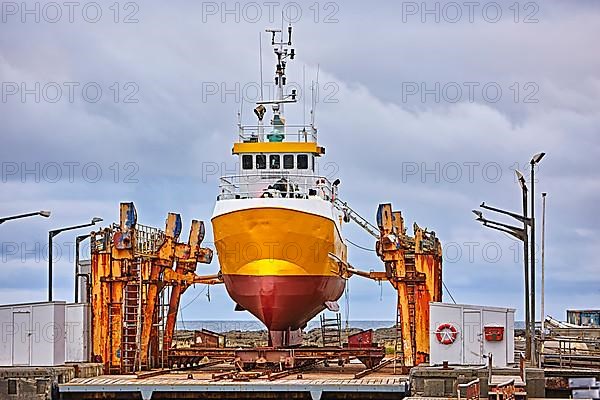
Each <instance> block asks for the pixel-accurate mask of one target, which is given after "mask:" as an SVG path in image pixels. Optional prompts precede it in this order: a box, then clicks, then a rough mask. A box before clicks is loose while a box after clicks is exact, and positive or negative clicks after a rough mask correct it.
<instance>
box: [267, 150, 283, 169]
mask: <svg viewBox="0 0 600 400" xmlns="http://www.w3.org/2000/svg"><path fill="white" fill-rule="evenodd" d="M269 168H270V169H279V168H281V158H280V157H279V154H271V155H270V156H269Z"/></svg>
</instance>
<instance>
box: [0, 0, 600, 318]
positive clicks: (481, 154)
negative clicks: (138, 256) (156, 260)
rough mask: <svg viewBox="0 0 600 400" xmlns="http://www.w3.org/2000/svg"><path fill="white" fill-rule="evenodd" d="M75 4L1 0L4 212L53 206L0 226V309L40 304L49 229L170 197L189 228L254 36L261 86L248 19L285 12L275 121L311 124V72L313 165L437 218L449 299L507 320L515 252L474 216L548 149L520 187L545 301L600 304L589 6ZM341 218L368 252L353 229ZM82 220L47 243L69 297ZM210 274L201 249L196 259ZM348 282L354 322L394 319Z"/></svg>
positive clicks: (204, 200) (221, 304)
mask: <svg viewBox="0 0 600 400" xmlns="http://www.w3.org/2000/svg"><path fill="white" fill-rule="evenodd" d="M69 4H70V5H66V4H64V3H62V2H58V3H45V4H44V2H42V3H36V2H32V1H28V2H25V3H21V2H3V3H2V10H1V11H2V15H1V18H2V20H1V22H0V81H1V83H2V93H1V95H2V97H1V102H0V132H1V133H0V134H1V139H2V140H1V142H0V143H1V144H0V162H1V167H2V171H1V172H2V176H1V178H2V182H1V188H2V190H0V216H8V215H13V214H17V213H20V212H27V211H31V210H39V209H48V210H52V217H51V218H50V219H42V218H39V217H38V218H29V219H23V220H19V221H11V222H7V223H5V224H3V225H2V226H0V243H2V248H1V249H0V251H1V254H0V255H1V257H2V259H1V264H2V270H3V271H2V279H0V303H6V302H25V301H41V300H44V299H45V298H46V287H47V280H46V279H47V278H46V270H47V255H46V252H47V231H48V230H50V229H54V228H59V227H64V226H70V225H75V224H80V223H85V222H87V221H89V220H90V218H91V217H94V216H98V217H102V218H104V220H105V222H104V224H108V223H109V222H112V221H117V218H118V204H119V202H120V201H134V202H135V204H136V206H137V209H138V216H139V221H140V222H141V223H143V224H146V225H153V226H159V227H160V226H162V225H163V223H164V218H165V216H166V214H167V212H169V211H174V212H180V213H181V214H182V217H183V221H184V232H187V231H188V229H189V221H190V220H191V219H193V218H198V219H203V220H205V221H207V223H208V221H209V220H210V216H211V213H212V208H213V206H214V201H215V196H216V193H217V190H218V178H217V177H218V175H219V174H221V173H223V174H227V173H229V174H231V173H232V171H233V170H234V169H235V166H236V164H235V163H236V160H235V159H234V158H233V157H232V156H231V144H232V141H234V140H235V138H236V134H237V133H236V123H237V112H238V110H239V109H240V107H241V108H242V109H243V112H242V120H243V121H244V122H246V123H252V122H253V119H252V111H251V108H252V105H251V104H252V102H253V101H255V100H257V96H258V90H257V89H258V88H259V87H260V69H259V36H260V35H261V32H263V33H262V43H263V62H264V68H263V76H264V86H263V91H264V96H265V97H269V96H271V95H272V92H273V85H272V83H271V82H272V78H271V77H272V74H273V66H274V64H273V60H274V57H273V53H272V50H271V46H270V45H269V43H270V38H269V37H268V35H267V34H265V33H264V29H265V28H268V27H280V26H281V15H282V13H283V15H284V17H285V18H286V19H287V20H291V21H292V22H293V23H294V38H293V39H294V46H295V48H296V52H297V57H296V59H295V60H294V61H292V62H290V64H289V65H288V80H289V82H290V84H293V85H294V87H296V88H297V89H298V91H299V93H300V95H301V99H300V102H299V104H297V105H295V106H293V107H288V109H287V111H288V113H287V116H288V121H290V122H296V123H302V121H303V120H307V119H308V116H307V115H308V113H307V112H306V111H305V110H308V108H309V105H308V104H310V102H311V94H310V87H311V86H315V87H318V90H315V91H314V97H315V98H316V100H317V106H316V120H317V125H318V127H319V134H320V141H321V142H322V144H323V145H324V146H325V147H326V148H327V156H326V157H324V158H323V159H322V160H321V161H320V164H319V168H320V170H321V172H322V173H323V174H325V175H327V176H336V177H339V178H340V179H341V181H342V184H341V187H340V192H341V197H343V199H344V200H346V201H348V202H349V203H350V204H351V205H352V207H353V208H355V209H356V210H358V211H359V212H360V213H361V214H363V215H364V216H365V217H367V218H369V219H371V220H374V216H375V212H376V209H377V205H378V203H380V202H392V203H393V205H394V207H395V209H399V210H402V211H403V214H404V216H405V219H406V222H407V225H408V226H409V227H410V226H412V222H413V221H416V222H418V223H419V225H421V226H423V227H428V228H429V229H432V230H435V231H436V233H437V235H438V236H439V237H440V239H441V241H442V244H443V246H444V249H445V255H444V280H445V283H446V285H447V286H448V288H449V290H450V292H451V293H452V295H453V296H454V298H455V299H456V301H457V302H460V303H473V304H488V305H498V306H508V307H514V308H517V310H518V311H517V312H518V314H517V318H522V317H523V312H522V309H523V306H522V304H523V300H522V298H523V294H522V293H523V276H522V275H523V274H522V261H521V258H522V252H521V246H520V245H519V243H518V242H516V241H514V240H513V239H511V238H509V237H507V236H506V235H503V234H502V233H500V232H496V231H491V230H487V229H484V228H483V227H481V226H480V225H479V224H478V223H477V222H475V221H474V218H473V214H472V213H471V210H472V209H473V208H476V207H477V206H478V205H479V204H480V203H481V202H482V201H486V202H487V203H488V204H491V205H495V206H498V207H502V208H506V209H511V210H515V211H518V210H519V209H520V189H519V186H518V184H517V182H516V180H515V178H514V176H515V174H514V169H515V168H517V169H520V170H522V171H523V172H524V173H526V174H528V166H527V164H528V161H529V159H530V158H531V156H532V155H533V154H535V153H537V152H540V151H545V152H546V153H547V155H546V157H545V158H544V160H543V161H542V163H541V164H540V166H539V169H538V170H537V172H536V180H537V183H536V187H535V188H536V212H537V213H538V214H537V215H538V216H540V215H541V201H540V196H541V194H540V193H541V192H542V191H544V192H548V197H547V237H546V239H547V240H546V278H547V280H546V294H547V297H546V310H547V314H550V315H552V316H554V317H557V318H561V319H564V318H565V309H567V308H583V307H585V308H600V303H599V299H600V273H599V272H598V267H597V262H596V261H595V259H596V251H597V249H598V246H599V245H600V236H599V235H600V232H599V218H600V217H598V213H597V212H596V211H595V207H597V205H598V204H599V203H600V175H599V172H598V167H597V165H596V163H597V160H598V159H599V158H600V137H599V134H600V132H599V130H600V53H599V52H598V51H597V43H596V42H597V38H598V37H600V24H598V20H600V3H599V2H597V1H584V0H580V1H572V0H570V1H566V0H565V1H555V0H548V1H534V2H526V1H523V2H514V1H512V0H511V1H507V2H502V1H498V2H486V1H484V2H472V3H469V4H467V5H465V4H464V3H463V2H427V3H422V2H420V1H419V2H393V1H389V2H383V1H377V2H364V1H352V2H350V1H348V2H346V1H345V2H314V1H312V0H311V1H309V2H278V1H275V2H253V3H238V2H229V1H227V2H201V1H196V2H192V1H181V0H176V1H170V2H164V1H161V2H159V1H144V2H117V3H115V2H114V1H110V2H74V3H72V4H71V3H69ZM317 70H318V71H319V82H318V85H317V84H316V83H313V82H314V81H315V79H316V73H317ZM242 99H244V100H242ZM305 100H306V101H305ZM304 103H306V106H304ZM539 221H540V218H538V222H539ZM505 222H510V221H508V220H506V221H505ZM344 229H345V234H346V235H347V237H348V238H349V239H350V240H352V241H353V242H355V243H357V244H359V245H362V246H366V247H373V244H374V243H373V240H372V238H371V237H370V236H369V235H367V234H366V233H364V232H363V231H362V230H361V229H360V228H357V227H354V226H351V225H346V226H345V227H344ZM540 231H541V229H538V240H537V243H538V244H539V243H540V236H539V233H540ZM82 233H85V230H83V231H77V232H65V233H62V234H61V235H60V236H59V237H57V238H56V243H57V244H58V250H55V252H56V253H57V254H58V255H57V256H56V257H57V260H56V263H55V265H56V267H55V270H56V272H55V281H54V288H55V298H56V299H65V300H71V299H72V297H73V244H72V243H73V241H74V238H75V236H76V235H77V234H82ZM208 236H209V237H208V239H207V241H210V240H211V237H212V232H211V230H210V229H209V234H208ZM209 245H210V244H209ZM349 252H350V259H351V262H352V263H353V264H354V265H356V266H358V267H361V268H362V269H366V270H369V269H381V268H382V265H381V263H380V262H379V260H378V259H377V257H376V256H375V255H374V253H372V252H369V251H365V250H361V249H359V248H356V247H353V246H349ZM539 259H540V257H539V252H538V260H539ZM538 268H539V265H538ZM217 270H218V263H217V262H216V257H215V261H214V262H213V263H212V264H211V265H209V266H205V265H200V266H199V268H198V271H199V272H200V273H209V272H216V271H217ZM537 275H538V277H539V275H540V273H539V269H538V274H537ZM538 288H539V282H538ZM203 290H204V289H203V288H201V287H198V288H193V289H190V290H189V291H188V292H187V293H186V294H185V297H184V300H183V305H184V306H186V307H185V309H184V310H183V316H184V318H185V319H187V320H189V319H207V320H214V319H251V318H252V317H251V316H250V315H249V314H246V313H239V312H234V311H233V308H234V304H233V302H232V301H231V300H230V299H229V298H228V296H227V293H226V292H225V290H224V288H223V287H214V288H212V289H211V296H210V302H209V301H208V298H207V297H206V296H205V294H206V292H202V291H203ZM349 292H350V296H349V304H350V310H349V314H350V318H351V319H380V320H393V319H394V318H395V310H394V305H395V292H394V291H393V290H391V289H390V287H389V285H388V284H383V285H382V286H381V287H380V286H379V285H378V284H376V283H374V282H370V281H365V280H361V278H358V277H356V278H353V279H352V280H351V281H350V290H349ZM538 293H539V290H538ZM444 295H445V300H448V301H450V298H449V297H448V296H447V293H445V294H444ZM342 303H345V301H342ZM538 310H539V307H538ZM538 318H539V317H538Z"/></svg>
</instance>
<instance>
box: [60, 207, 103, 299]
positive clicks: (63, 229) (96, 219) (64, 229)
mask: <svg viewBox="0 0 600 400" xmlns="http://www.w3.org/2000/svg"><path fill="white" fill-rule="evenodd" d="M101 221H102V218H98V217H94V218H92V221H91V222H90V223H89V224H81V225H75V226H69V227H66V228H60V229H54V230H51V231H49V232H48V301H52V239H53V238H54V236H56V235H58V234H59V233H61V232H65V231H71V230H74V229H80V228H85V227H87V226H92V225H96V223H97V222H101Z"/></svg>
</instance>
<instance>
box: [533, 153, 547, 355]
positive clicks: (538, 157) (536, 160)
mask: <svg viewBox="0 0 600 400" xmlns="http://www.w3.org/2000/svg"><path fill="white" fill-rule="evenodd" d="M545 155H546V153H544V152H541V153H537V154H535V155H534V156H533V157H531V161H530V162H529V165H530V166H531V206H530V208H531V254H530V256H531V262H530V264H531V333H532V335H533V336H532V346H533V357H535V356H536V354H535V352H536V347H535V250H536V249H535V207H534V200H535V190H534V184H535V179H534V173H535V166H536V165H537V164H538V163H539V162H540V161H542V158H544V156H545ZM542 318H543V316H542ZM532 360H533V361H535V358H533V359H532ZM534 365H535V364H534Z"/></svg>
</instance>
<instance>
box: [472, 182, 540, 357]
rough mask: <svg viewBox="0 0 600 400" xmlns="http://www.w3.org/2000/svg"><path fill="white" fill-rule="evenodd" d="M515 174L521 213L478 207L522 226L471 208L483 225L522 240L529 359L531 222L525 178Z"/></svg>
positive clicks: (529, 354)
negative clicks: (493, 219)
mask: <svg viewBox="0 0 600 400" xmlns="http://www.w3.org/2000/svg"><path fill="white" fill-rule="evenodd" d="M515 172H516V174H517V178H518V180H519V184H520V186H521V193H522V198H523V214H522V215H520V214H517V213H514V212H510V211H506V210H502V209H499V208H496V207H491V206H488V205H486V204H485V202H483V203H481V205H480V207H481V208H485V209H487V210H490V211H494V212H497V213H500V214H505V215H508V216H510V217H512V218H514V219H516V220H518V221H520V222H522V223H523V227H522V228H520V227H517V226H512V225H508V224H504V223H501V222H497V221H492V220H489V219H486V218H484V217H483V213H482V212H481V211H478V210H473V213H474V214H475V215H476V216H477V221H480V222H482V223H483V226H485V227H488V228H491V229H495V230H498V231H501V232H504V233H508V234H509V235H511V236H513V237H515V238H517V239H518V240H520V241H522V242H523V270H524V275H525V279H524V281H525V353H526V354H527V358H528V359H531V340H530V337H531V331H530V318H531V316H530V308H529V307H530V297H529V253H528V249H529V246H528V244H529V240H528V230H527V226H528V225H529V224H530V223H531V219H530V218H528V217H527V196H528V193H527V185H526V183H525V178H524V177H523V174H521V173H520V172H519V171H515Z"/></svg>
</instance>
